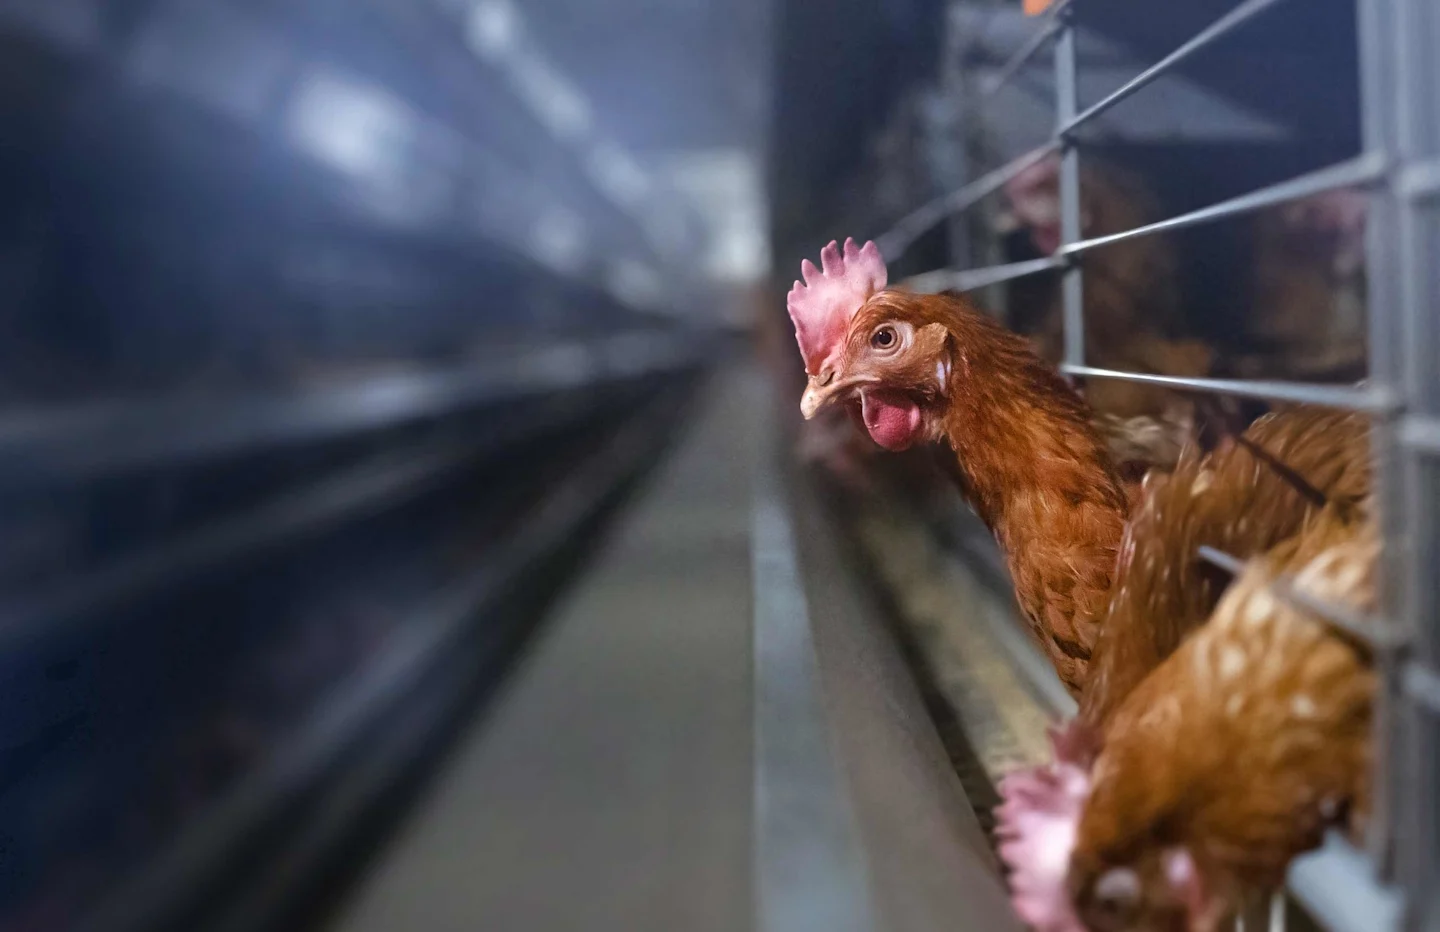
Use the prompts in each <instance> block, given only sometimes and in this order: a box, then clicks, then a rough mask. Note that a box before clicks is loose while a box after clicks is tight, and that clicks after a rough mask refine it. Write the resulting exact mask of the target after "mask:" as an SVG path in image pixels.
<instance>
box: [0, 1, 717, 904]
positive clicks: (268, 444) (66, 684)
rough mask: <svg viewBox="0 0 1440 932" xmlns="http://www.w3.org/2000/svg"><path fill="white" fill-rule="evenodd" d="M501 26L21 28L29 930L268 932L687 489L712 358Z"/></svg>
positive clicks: (14, 652)
mask: <svg viewBox="0 0 1440 932" xmlns="http://www.w3.org/2000/svg"><path fill="white" fill-rule="evenodd" d="M488 6H491V5H486V4H470V3H466V4H459V3H441V2H437V3H433V4H408V3H399V4H396V3H386V2H376V3H365V4H358V5H354V4H352V5H341V6H338V7H337V6H336V5H334V4H329V3H295V4H283V3H282V4H273V3H261V4H255V3H245V2H229V0H208V2H205V3H187V2H181V3H172V2H166V0H161V2H158V3H149V2H142V3H123V4H109V3H101V2H90V0H61V2H51V0H42V2H28V0H14V2H6V3H0V61H3V63H4V64H3V67H0V70H3V71H4V73H5V77H4V78H3V79H0V101H3V104H0V130H3V133H4V136H5V142H4V144H3V145H0V201H3V203H4V205H5V206H4V209H3V211H0V512H3V513H4V515H5V518H6V520H5V522H4V527H3V528H0V690H3V693H4V696H5V702H4V704H3V707H0V928H5V929H17V930H18V929H34V930H41V929H44V930H60V929H71V928H94V929H136V930H139V929H147V930H153V929H159V928H222V927H224V928H235V929H242V928H277V927H278V926H277V925H275V924H274V923H273V921H272V919H273V916H272V913H271V912H270V911H269V910H270V906H269V905H265V908H264V909H262V908H261V904H262V903H264V904H268V899H267V898H268V897H271V896H272V894H274V890H275V889H277V887H276V885H283V884H288V883H291V882H293V881H294V880H295V878H296V876H298V875H300V874H307V873H312V872H310V871H302V870H300V869H299V867H297V866H296V865H297V864H299V862H298V861H296V860H294V858H295V857H298V855H295V854H294V853H293V852H291V851H289V849H285V848H284V845H285V844H288V843H289V840H290V839H289V836H291V835H296V834H302V835H303V834H304V833H313V832H318V831H320V830H321V827H323V826H321V823H323V822H325V820H329V821H330V822H331V823H337V822H338V823H339V824H351V823H357V822H359V821H360V819H359V815H360V813H358V812H347V813H345V814H344V816H343V817H341V816H338V815H337V812H338V810H334V806H338V805H342V804H345V805H348V804H351V803H356V801H357V800H367V801H368V800H369V798H370V796H373V795H375V794H376V793H377V792H378V791H379V790H378V789H377V788H376V787H369V788H366V789H356V788H355V787H353V786H347V787H346V788H344V789H343V791H333V792H327V791H326V790H323V789H319V787H321V786H322V785H324V786H330V783H329V782H328V781H332V780H333V779H339V776H337V774H339V775H345V774H349V775H351V776H354V775H363V774H366V773H368V774H370V775H371V776H372V777H374V778H375V779H376V780H389V779H390V777H391V776H392V775H391V774H390V772H389V771H390V769H393V768H389V766H388V765H386V766H383V767H382V766H381V765H380V764H378V763H376V761H377V760H379V759H380V758H381V757H384V756H385V755H386V754H389V755H390V756H391V757H395V756H396V755H397V754H399V751H398V750H397V749H396V748H394V747H391V748H390V750H389V751H384V752H383V753H382V746H387V747H388V746H389V745H393V744H394V740H399V738H395V737H394V736H396V735H399V736H405V740H406V741H420V740H421V736H422V734H424V733H427V732H429V731H431V730H433V727H434V726H435V725H436V723H437V721H438V719H440V718H441V717H442V716H441V712H440V711H437V710H438V709H440V708H441V707H447V706H451V705H453V704H454V703H455V702H456V701H458V700H457V699H456V696H459V695H460V694H461V693H463V692H465V691H466V690H468V689H470V688H471V687H472V686H473V684H474V682H476V681H478V680H484V679H486V678H487V677H488V678H493V676H494V671H490V672H485V671H483V670H482V669H480V666H476V667H475V668H474V669H469V668H467V669H458V668H455V669H452V668H451V667H453V666H454V665H453V663H450V661H444V662H441V661H442V660H444V658H447V657H449V658H456V657H466V658H471V660H473V661H474V663H475V664H477V665H483V664H484V663H494V662H498V659H497V658H498V657H499V655H501V654H505V653H506V651H507V650H508V649H509V648H508V647H506V646H505V644H506V642H507V639H509V638H512V637H513V636H515V635H516V633H517V631H518V630H519V629H520V628H522V627H523V626H524V624H525V619H527V618H531V617H532V616H533V615H534V614H536V612H537V611H538V609H537V608H536V607H535V606H532V605H530V604H529V603H530V602H535V601H537V600H536V599H535V597H534V593H535V592H536V591H540V592H551V591H554V590H555V588H556V580H555V579H554V578H553V577H552V576H547V575H545V574H547V573H552V572H553V571H552V569H550V568H549V567H550V564H551V562H552V560H553V559H554V558H553V555H552V554H553V553H558V552H561V551H564V550H565V549H566V548H569V547H574V546H575V545H576V544H575V542H576V541H578V540H580V539H582V538H583V537H584V536H585V535H584V534H583V533H582V532H583V531H584V526H585V524H586V522H587V521H590V520H591V519H592V518H593V517H594V515H595V514H597V513H598V511H599V510H600V508H601V504H602V503H604V502H608V501H610V499H611V498H613V494H614V490H615V488H617V487H619V486H620V485H621V484H622V481H623V480H625V478H626V476H628V475H629V474H630V473H631V472H633V471H634V470H635V469H636V468H639V467H641V466H644V465H646V464H648V463H650V462H653V461H654V459H655V456H656V450H655V441H656V438H661V439H663V437H664V436H665V434H666V427H667V425H673V418H674V412H673V411H672V410H670V409H669V408H668V407H665V405H667V404H669V403H668V402H666V401H665V400H664V399H667V398H676V397H679V396H682V395H685V394H686V392H687V386H690V385H691V384H692V383H693V379H692V374H693V372H694V371H695V370H696V369H697V368H698V367H699V366H700V365H701V363H702V362H703V360H704V358H705V349H704V348H705V345H706V336H705V335H704V334H701V333H697V332H696V331H695V330H693V329H691V328H687V327H685V326H682V325H681V323H680V322H679V321H677V320H676V319H675V318H674V317H673V316H671V315H670V314H669V313H668V308H667V307H666V306H665V305H664V300H665V299H660V298H658V297H657V292H656V291H655V290H654V288H653V286H654V284H655V282H654V281H653V280H652V279H653V277H654V276H653V270H654V269H659V268H662V267H663V264H664V260H663V257H661V256H657V255H656V253H655V250H654V247H653V244H652V243H651V242H650V240H651V239H653V238H654V237H653V236H652V235H650V234H651V233H653V231H650V233H647V231H646V230H645V229H644V228H643V227H644V220H645V218H644V215H643V212H642V211H640V210H638V209H629V208H627V207H626V205H625V203H624V202H625V198H624V197H617V196H616V195H617V193H622V192H617V191H615V190H608V191H607V190H606V183H605V179H606V178H607V177H610V178H612V180H613V176H614V175H615V172H616V168H615V165H614V164H611V163H608V162H605V161H604V160H603V159H601V160H600V161H599V162H596V160H595V159H590V160H588V161H587V159H586V157H585V152H584V151H581V150H580V149H579V144H578V143H576V144H574V145H570V144H566V143H562V141H560V140H558V139H557V137H556V136H555V134H554V133H553V132H552V131H551V128H550V127H547V126H546V125H545V124H544V123H543V121H542V120H540V119H539V118H537V116H536V114H535V113H534V112H533V111H532V109H531V108H529V107H528V106H527V105H526V103H525V101H524V100H523V99H522V95H520V94H517V93H516V91H515V89H514V88H513V87H512V86H510V85H509V84H508V83H507V80H508V79H507V77H506V73H505V69H504V67H503V64H504V63H498V64H497V62H496V61H495V59H494V56H493V54H492V53H493V51H494V50H493V49H492V48H491V46H490V45H489V44H487V42H488V40H486V39H485V35H486V34H485V33H484V30H483V29H482V28H481V27H482V26H484V23H481V22H476V21H473V12H474V10H475V9H476V8H478V7H488ZM342 7H343V8H342ZM477 30H478V33H477ZM593 142H594V145H595V146H596V147H598V151H601V152H602V153H604V152H606V151H608V150H607V149H606V143H605V141H604V140H603V139H601V140H593ZM612 154H613V153H612ZM616 158H618V156H616ZM611 161H612V162H613V161H614V160H613V159H612V160H611ZM607 166H608V167H607ZM623 167H624V166H623V165H622V166H621V168H622V169H623ZM607 172H608V175H607ZM621 173H622V174H623V172H621ZM633 206H634V205H631V207H633ZM675 238H676V240H677V241H681V240H683V237H675ZM672 297H673V296H672ZM657 398H659V399H661V405H662V408H664V410H657V409H656V408H655V404H654V402H655V399H657ZM637 412H638V413H637ZM637 418H638V422H637ZM637 431H638V432H637ZM607 507H608V506H607ZM536 574H539V576H538V577H537V575H536ZM437 664H438V665H437ZM447 664H448V665H447ZM442 681H443V683H444V684H446V685H444V687H443V689H441V687H440V686H438V685H436V684H439V683H442ZM417 684H425V685H423V688H422V685H417ZM437 689H440V690H441V692H443V693H444V695H441V694H440V693H437V692H436V690H437ZM397 722H399V723H400V724H397ZM377 735H378V736H379V737H377ZM387 736H388V737H387ZM392 739H393V740H392ZM412 750H413V749H411V750H407V751H406V754H407V755H409V754H411V751H412ZM392 752H393V753H392ZM377 768H379V769H377ZM376 774H379V776H378V777H376V776H375V775H376ZM356 778H357V779H358V777H356ZM347 800H348V801H349V802H348V803H347V802H346V801H347ZM327 813H328V814H327ZM317 820H318V821H317ZM312 823H314V824H312ZM332 827H333V826H332ZM313 841H314V838H313V835H312V836H311V837H310V839H309V840H308V841H307V842H306V844H311V843H313ZM282 849H283V850H286V851H287V853H286V854H285V856H284V857H279V856H277V855H276V852H277V851H280V850H282ZM287 865H288V866H287ZM277 871H278V872H279V874H280V875H284V874H286V872H287V871H288V872H289V875H287V876H279V875H277V874H276V872H277ZM267 872H268V874H269V875H270V876H268V879H266V876H267ZM313 873H318V872H313ZM262 880H263V881H265V882H266V883H270V884H271V888H270V889H268V890H267V892H264V893H259V892H255V890H256V889H258V886H256V887H255V889H252V890H249V892H243V893H242V891H241V887H242V886H244V885H252V886H254V885H258V884H260V882H261V881H262ZM230 887H234V888H235V889H234V890H230ZM274 895H278V894H274ZM244 897H248V898H249V899H248V903H249V905H248V906H246V907H245V909H243V910H239V912H237V913H236V916H232V917H230V918H227V919H226V923H227V924H222V923H220V921H219V920H218V919H216V918H215V917H213V916H209V915H208V914H206V916H205V917H204V918H200V916H201V911H203V910H207V909H208V910H217V911H218V910H220V909H221V908H222V906H221V904H222V903H230V902H231V901H232V900H234V901H236V902H239V901H240V900H241V899H243V898H244ZM225 908H228V906H227V907H225ZM237 909H239V907H237ZM242 913H243V914H244V915H243V916H242V915H241V914H242ZM246 916H248V918H245V917H246ZM236 917H239V918H236Z"/></svg>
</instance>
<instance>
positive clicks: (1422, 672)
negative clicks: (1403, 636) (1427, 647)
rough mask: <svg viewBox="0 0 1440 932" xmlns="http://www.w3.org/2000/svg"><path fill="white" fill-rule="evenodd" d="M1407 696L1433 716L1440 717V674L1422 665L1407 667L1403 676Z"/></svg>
mask: <svg viewBox="0 0 1440 932" xmlns="http://www.w3.org/2000/svg"><path fill="white" fill-rule="evenodd" d="M1401 686H1402V687H1403V688H1404V690H1405V695H1406V696H1409V697H1410V699H1412V700H1413V701H1414V702H1416V703H1417V704H1419V705H1420V706H1421V707H1422V708H1423V709H1425V711H1427V712H1429V713H1430V714H1432V715H1440V674H1437V673H1436V672H1435V671H1434V670H1431V669H1430V668H1429V667H1426V666H1424V665H1423V664H1420V663H1415V662H1411V663H1408V664H1406V665H1405V672H1404V674H1403V675H1402V676H1401Z"/></svg>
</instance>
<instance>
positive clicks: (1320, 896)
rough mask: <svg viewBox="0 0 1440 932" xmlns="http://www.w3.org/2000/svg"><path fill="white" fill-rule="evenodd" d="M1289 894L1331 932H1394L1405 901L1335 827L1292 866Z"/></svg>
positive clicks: (1361, 852)
mask: <svg viewBox="0 0 1440 932" xmlns="http://www.w3.org/2000/svg"><path fill="white" fill-rule="evenodd" d="M1287 880H1288V883H1287V884H1286V886H1287V887H1288V888H1289V890H1290V893H1291V895H1292V896H1294V897H1295V899H1296V900H1298V901H1299V902H1300V903H1301V904H1302V905H1303V906H1304V907H1305V909H1306V910H1308V911H1309V912H1310V914H1311V915H1313V916H1315V917H1316V918H1317V919H1319V920H1320V921H1321V924H1322V925H1323V926H1324V927H1325V928H1326V929H1328V930H1330V932H1397V930H1399V929H1400V920H1401V916H1402V915H1403V913H1404V908H1403V903H1402V900H1401V897H1400V894H1399V891H1397V890H1396V889H1395V888H1393V887H1388V886H1385V885H1383V884H1381V883H1380V882H1379V881H1378V880H1377V879H1376V877H1375V870H1374V868H1373V866H1372V865H1371V863H1370V860H1369V858H1367V857H1366V856H1365V853H1364V852H1363V851H1360V850H1359V849H1358V848H1356V847H1355V846H1354V845H1352V844H1350V842H1348V841H1346V840H1345V838H1344V836H1343V835H1341V834H1340V832H1338V831H1331V832H1329V833H1328V834H1327V835H1326V836H1325V841H1324V843H1323V844H1322V845H1321V846H1320V849H1319V850H1318V851H1312V852H1311V853H1309V854H1307V855H1304V856H1302V857H1300V858H1298V859H1296V861H1295V862H1294V863H1293V864H1291V865H1290V870H1289V873H1288V878H1287Z"/></svg>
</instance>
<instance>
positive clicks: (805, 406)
mask: <svg viewBox="0 0 1440 932" xmlns="http://www.w3.org/2000/svg"><path fill="white" fill-rule="evenodd" d="M868 381H872V380H871V379H867V378H865V377H863V376H855V377H852V378H848V379H842V378H840V377H839V376H838V375H837V374H836V372H835V370H834V369H824V370H821V372H820V374H819V375H812V376H810V384H809V385H807V386H806V387H805V394H804V395H801V396H800V413H801V414H803V415H805V420H807V421H808V420H810V419H811V418H812V417H814V416H815V413H816V412H817V411H819V410H820V409H821V408H823V407H825V406H826V405H827V404H829V403H830V402H832V401H834V400H836V399H837V398H839V397H840V396H841V395H843V394H845V392H846V391H847V390H849V389H851V388H854V387H855V386H856V385H858V384H860V383H861V382H868Z"/></svg>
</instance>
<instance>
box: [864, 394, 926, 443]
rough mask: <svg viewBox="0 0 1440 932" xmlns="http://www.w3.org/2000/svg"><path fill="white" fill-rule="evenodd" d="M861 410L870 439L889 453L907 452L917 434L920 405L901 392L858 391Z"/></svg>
mask: <svg viewBox="0 0 1440 932" xmlns="http://www.w3.org/2000/svg"><path fill="white" fill-rule="evenodd" d="M860 408H861V419H862V420H864V422H865V429H866V430H868V431H869V432H870V437H871V439H873V440H874V441H875V442H876V443H878V444H880V446H882V447H884V448H885V449H887V450H890V451H891V452H896V453H898V452H899V451H901V450H905V449H908V448H909V447H911V446H912V445H914V443H915V441H916V439H918V437H919V435H920V406H919V405H917V404H916V403H915V402H914V401H912V400H910V398H908V397H907V396H906V395H905V394H904V393H902V392H891V391H885V390H883V389H879V390H870V391H865V392H861V394H860Z"/></svg>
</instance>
